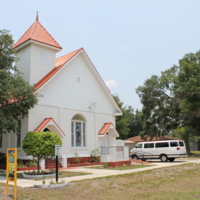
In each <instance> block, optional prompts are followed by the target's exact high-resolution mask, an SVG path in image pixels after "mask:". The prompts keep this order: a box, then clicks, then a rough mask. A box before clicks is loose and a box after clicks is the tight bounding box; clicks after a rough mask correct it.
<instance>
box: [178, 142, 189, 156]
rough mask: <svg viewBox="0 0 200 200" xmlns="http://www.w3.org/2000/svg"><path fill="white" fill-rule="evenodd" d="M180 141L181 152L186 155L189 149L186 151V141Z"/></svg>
mask: <svg viewBox="0 0 200 200" xmlns="http://www.w3.org/2000/svg"><path fill="white" fill-rule="evenodd" d="M178 143H179V146H180V154H183V155H184V154H185V155H186V154H187V151H186V146H185V143H184V142H183V141H182V140H179V141H178Z"/></svg>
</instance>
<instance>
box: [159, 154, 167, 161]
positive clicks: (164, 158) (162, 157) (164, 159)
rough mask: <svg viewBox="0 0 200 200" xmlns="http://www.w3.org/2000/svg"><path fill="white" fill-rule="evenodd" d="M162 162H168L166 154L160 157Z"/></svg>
mask: <svg viewBox="0 0 200 200" xmlns="http://www.w3.org/2000/svg"><path fill="white" fill-rule="evenodd" d="M160 160H161V161H162V162H167V160H168V158H167V156H166V155H165V154H163V155H161V156H160Z"/></svg>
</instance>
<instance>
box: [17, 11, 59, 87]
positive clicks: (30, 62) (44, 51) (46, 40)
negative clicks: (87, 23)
mask: <svg viewBox="0 0 200 200" xmlns="http://www.w3.org/2000/svg"><path fill="white" fill-rule="evenodd" d="M13 48H14V49H15V52H16V56H17V57H18V58H19V61H18V62H17V63H16V66H17V67H18V69H19V71H21V72H22V73H23V77H24V80H26V81H28V82H29V83H30V84H36V83H38V81H39V80H41V79H42V78H43V77H44V76H46V74H48V73H49V72H50V71H51V70H53V69H54V68H55V57H56V52H58V51H60V50H61V49H62V47H61V46H60V45H59V44H58V43H57V42H56V40H55V39H54V38H53V37H52V36H51V35H50V34H49V32H48V31H47V30H46V29H45V28H44V27H43V26H42V24H41V23H40V22H39V17H38V12H37V13H36V18H35V22H34V23H33V24H32V25H31V26H30V28H29V29H28V30H27V31H26V32H25V33H24V34H23V35H22V37H21V38H20V39H19V40H18V41H17V42H16V43H15V45H14V46H13Z"/></svg>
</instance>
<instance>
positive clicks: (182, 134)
mask: <svg viewBox="0 0 200 200" xmlns="http://www.w3.org/2000/svg"><path fill="white" fill-rule="evenodd" d="M170 136H172V137H175V138H181V139H183V140H184V142H185V145H186V149H187V153H188V154H190V145H189V139H190V138H194V136H193V130H192V129H191V128H189V127H182V126H179V127H177V128H176V129H174V130H172V132H171V133H170Z"/></svg>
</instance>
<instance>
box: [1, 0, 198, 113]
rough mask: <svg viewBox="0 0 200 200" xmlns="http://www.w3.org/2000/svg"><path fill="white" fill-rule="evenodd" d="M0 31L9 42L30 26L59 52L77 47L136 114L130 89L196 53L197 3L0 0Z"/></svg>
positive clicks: (135, 99) (182, 0)
mask: <svg viewBox="0 0 200 200" xmlns="http://www.w3.org/2000/svg"><path fill="white" fill-rule="evenodd" d="M0 3H1V4H0V10H1V12H0V19H1V20H0V22H1V23H0V25H1V27H0V29H7V30H10V31H11V34H12V35H13V38H14V40H15V41H16V40H18V39H19V38H20V37H21V36H22V34H23V33H24V32H25V31H26V30H27V29H28V28H29V27H30V26H31V25H32V23H33V22H34V21H35V16H36V11H38V12H39V21H40V23H41V24H42V25H43V26H44V27H45V28H46V29H47V31H49V33H50V34H51V35H52V36H53V37H54V38H55V40H56V41H57V42H58V43H59V44H60V45H61V46H62V48H63V50H62V51H61V52H59V53H58V54H57V57H59V56H62V55H64V54H67V53H69V52H71V51H74V50H76V49H78V48H81V47H83V48H84V49H85V51H86V52H87V54H88V56H89V57H90V59H91V60H92V62H93V64H94V65H95V67H96V69H97V70H98V72H99V74H100V75H101V77H102V79H103V80H104V81H105V83H106V85H107V86H108V87H109V89H110V91H111V92H112V93H113V94H118V95H119V97H120V99H121V100H122V101H123V102H124V104H125V105H131V106H132V107H133V108H134V109H137V108H138V109H141V108H142V105H141V104H140V100H139V98H138V95H137V94H136V92H135V89H136V88H137V87H138V86H139V85H142V84H143V83H144V81H145V80H146V79H147V78H150V77H151V75H154V74H155V75H159V74H160V72H161V71H164V70H166V69H168V68H170V67H171V66H173V65H174V64H177V63H178V60H179V59H181V58H182V57H183V56H184V54H186V53H190V52H196V51H198V50H199V49H200V39H199V38H200V37H199V36H200V25H199V19H200V12H199V9H200V1H199V0H101V1H97V0H56V1H55V0H34V1H28V0H6V1H5V0H0Z"/></svg>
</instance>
